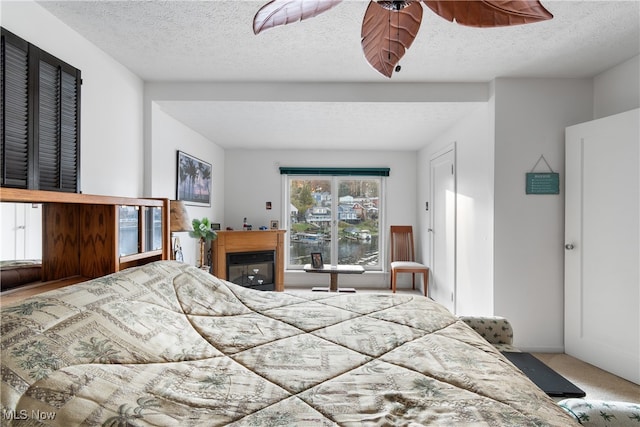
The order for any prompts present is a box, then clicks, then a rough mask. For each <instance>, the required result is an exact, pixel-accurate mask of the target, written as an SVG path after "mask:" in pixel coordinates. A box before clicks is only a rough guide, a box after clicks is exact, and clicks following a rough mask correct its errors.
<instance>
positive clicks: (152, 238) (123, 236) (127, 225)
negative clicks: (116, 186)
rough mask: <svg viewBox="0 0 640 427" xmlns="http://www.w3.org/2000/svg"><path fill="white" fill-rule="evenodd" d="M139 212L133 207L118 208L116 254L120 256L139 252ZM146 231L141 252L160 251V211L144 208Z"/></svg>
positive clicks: (158, 209)
mask: <svg viewBox="0 0 640 427" xmlns="http://www.w3.org/2000/svg"><path fill="white" fill-rule="evenodd" d="M138 214H139V210H138V208H137V207H134V206H121V207H120V208H119V219H118V220H119V227H118V253H119V254H120V256H126V255H132V254H137V253H138V252H140V250H141V249H140V243H139V241H138V239H139V232H138V221H139V216H138ZM145 215H146V219H145V221H146V224H147V229H146V230H145V234H146V242H145V247H144V249H143V250H145V251H152V250H156V249H162V211H161V209H160V208H145Z"/></svg>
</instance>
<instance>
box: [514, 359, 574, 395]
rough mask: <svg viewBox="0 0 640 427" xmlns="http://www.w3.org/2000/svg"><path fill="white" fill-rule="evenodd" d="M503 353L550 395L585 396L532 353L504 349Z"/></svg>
mask: <svg viewBox="0 0 640 427" xmlns="http://www.w3.org/2000/svg"><path fill="white" fill-rule="evenodd" d="M502 354H503V355H504V356H505V357H506V358H507V359H509V361H510V362H511V363H513V364H514V365H516V367H518V369H520V370H521V371H522V372H524V374H525V375H526V376H527V377H529V379H530V380H531V381H533V382H534V383H535V385H537V386H538V387H540V388H541V389H542V391H544V392H545V393H547V395H548V396H553V397H584V396H585V395H586V393H585V392H584V391H582V390H581V389H580V388H578V387H577V386H576V385H575V384H573V383H572V382H571V381H569V380H568V379H566V378H565V377H563V376H562V375H560V374H559V373H557V372H556V371H554V370H553V369H551V368H550V367H548V366H547V365H545V364H544V363H542V362H541V361H540V360H538V359H537V358H536V357H534V356H533V355H532V354H531V353H519V352H510V351H503V352H502Z"/></svg>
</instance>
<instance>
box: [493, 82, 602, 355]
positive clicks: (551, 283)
mask: <svg viewBox="0 0 640 427" xmlns="http://www.w3.org/2000/svg"><path fill="white" fill-rule="evenodd" d="M592 100H593V88H592V81H591V79H497V80H496V82H495V118H496V119H495V120H496V122H495V176H494V180H495V217H494V231H495V232H494V247H495V250H494V308H495V314H497V315H501V316H505V317H507V318H508V319H509V320H510V321H511V323H512V324H513V326H514V330H515V331H517V333H516V334H515V338H514V341H515V345H516V346H518V347H521V348H523V349H525V350H536V351H550V352H554V351H562V349H563V343H564V338H563V327H562V325H563V310H564V309H563V301H564V299H563V290H564V280H563V277H564V276H563V273H564V187H563V185H564V184H563V178H564V129H565V127H567V126H570V125H574V124H577V123H581V122H584V121H587V120H590V119H591V116H592V111H593V110H592V108H593V107H592ZM541 155H544V157H545V158H546V160H547V161H548V162H549V164H550V165H551V168H553V170H554V172H559V173H560V181H561V184H560V186H561V189H560V194H559V195H526V194H525V173H526V172H530V171H531V170H532V168H533V166H534V164H535V163H536V161H537V160H538V159H539V158H540V156H541ZM541 163H542V162H541ZM542 170H544V166H540V165H539V167H538V169H536V171H542Z"/></svg>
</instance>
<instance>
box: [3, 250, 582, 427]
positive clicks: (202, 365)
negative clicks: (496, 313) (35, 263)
mask: <svg viewBox="0 0 640 427" xmlns="http://www.w3.org/2000/svg"><path fill="white" fill-rule="evenodd" d="M1 351H2V359H1V367H0V369H1V375H2V383H1V384H0V387H1V391H0V393H1V404H2V417H1V421H2V425H15V426H26V425H29V426H33V425H52V426H54V425H55V426H76V425H102V426H125V425H128V426H221V425H231V426H285V425H287V426H333V425H339V426H402V425H414V426H415V425H431V424H432V425H446V426H454V425H455V426H471V425H473V426H482V425H485V426H499V425H510V426H563V427H564V426H569V425H574V424H575V421H573V420H572V418H571V417H569V416H568V415H567V414H566V413H565V412H564V411H563V410H562V409H561V408H560V407H559V406H557V405H556V404H555V403H554V402H553V401H552V400H551V399H550V398H548V397H547V396H546V395H545V394H544V392H542V391H541V390H540V389H538V388H537V387H536V386H535V385H534V384H533V383H531V382H530V380H529V379H528V378H527V377H526V376H525V375H524V374H522V373H521V372H520V371H519V370H518V369H516V368H515V367H514V366H513V365H511V364H510V363H509V362H508V361H507V360H506V359H505V358H503V357H502V356H501V355H500V353H499V352H497V350H495V349H494V348H493V347H492V346H491V345H490V344H488V343H487V342H486V341H485V340H483V339H482V338H481V337H480V336H479V335H478V334H477V333H475V332H474V331H473V330H472V329H470V328H469V327H468V326H467V325H465V324H464V323H463V322H462V321H460V320H458V319H457V318H456V317H454V316H453V315H451V313H449V312H448V311H447V310H446V309H445V308H443V307H442V306H440V305H438V304H437V303H435V302H433V301H431V300H429V299H428V298H425V297H422V296H410V295H398V294H369V293H368V294H360V293H355V294H336V293H312V292H309V293H307V294H305V293H299V294H288V293H286V292H284V293H279V292H261V291H254V290H250V289H246V288H242V287H240V286H237V285H235V284H233V283H230V282H226V281H223V280H220V279H218V278H216V277H214V276H211V275H209V274H208V273H206V272H203V271H201V270H199V269H197V268H195V267H191V266H188V265H186V264H181V263H178V262H175V261H160V262H156V263H152V264H148V265H146V266H142V267H136V268H132V269H128V270H125V271H122V272H119V273H116V274H112V275H109V276H105V277H102V278H99V279H95V280H91V281H88V282H84V283H81V284H77V285H73V286H69V287H66V288H62V289H59V290H56V291H52V292H48V293H44V294H40V295H38V296H36V297H33V298H30V299H27V300H24V301H22V302H21V303H17V304H13V305H9V306H5V307H3V308H2V337H1Z"/></svg>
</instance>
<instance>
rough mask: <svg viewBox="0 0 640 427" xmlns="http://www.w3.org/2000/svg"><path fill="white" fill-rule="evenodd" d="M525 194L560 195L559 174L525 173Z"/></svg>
mask: <svg viewBox="0 0 640 427" xmlns="http://www.w3.org/2000/svg"><path fill="white" fill-rule="evenodd" d="M527 194H560V174H558V173H555V172H551V173H539V172H529V173H527Z"/></svg>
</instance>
